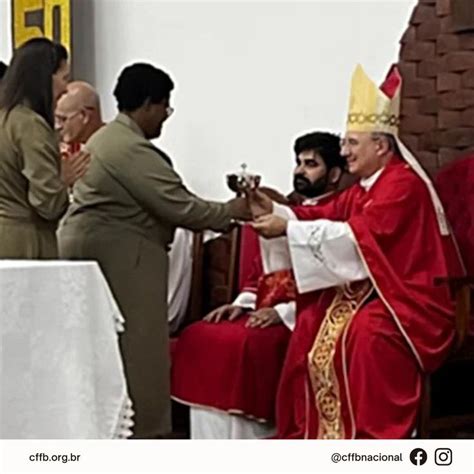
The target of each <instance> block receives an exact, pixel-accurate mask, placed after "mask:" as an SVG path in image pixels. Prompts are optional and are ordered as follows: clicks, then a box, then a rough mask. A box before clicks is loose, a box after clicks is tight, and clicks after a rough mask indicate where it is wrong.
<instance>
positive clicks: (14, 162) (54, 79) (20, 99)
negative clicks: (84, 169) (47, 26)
mask: <svg viewBox="0 0 474 474" xmlns="http://www.w3.org/2000/svg"><path fill="white" fill-rule="evenodd" d="M68 80H69V65H68V54H67V51H66V49H65V48H64V46H61V45H59V44H55V43H52V42H51V41H49V40H47V39H44V38H36V39H33V40H30V41H28V42H27V43H25V44H24V45H23V46H21V47H20V48H19V49H18V50H17V51H16V52H15V54H14V56H13V59H12V61H11V63H10V65H9V67H8V69H7V72H6V74H5V76H4V77H3V79H2V82H1V86H0V258H28V259H43V258H56V257H57V241H56V227H57V224H58V221H59V219H60V218H61V216H62V215H63V214H64V212H65V211H66V208H67V205H68V193H67V186H68V185H71V184H72V183H73V182H74V180H75V178H76V177H77V174H78V170H77V169H76V170H73V169H72V168H71V166H70V165H68V164H66V165H65V166H64V167H63V169H61V163H60V159H59V149H58V144H57V139H56V136H55V133H54V118H53V117H54V114H53V111H54V106H55V103H56V100H57V99H58V98H59V97H60V96H61V95H62V94H63V93H64V92H65V90H66V85H67V82H68Z"/></svg>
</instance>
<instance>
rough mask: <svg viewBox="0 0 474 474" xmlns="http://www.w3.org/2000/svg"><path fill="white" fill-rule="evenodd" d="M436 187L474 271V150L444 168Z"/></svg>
mask: <svg viewBox="0 0 474 474" xmlns="http://www.w3.org/2000/svg"><path fill="white" fill-rule="evenodd" d="M435 184H436V189H437V191H438V194H439V197H440V199H441V202H442V203H443V206H444V209H445V211H446V214H447V216H448V219H449V222H450V223H451V226H452V228H453V233H454V235H455V237H456V241H457V243H458V246H459V251H460V253H461V256H462V258H463V261H464V264H465V266H466V271H467V273H468V274H469V275H474V154H473V155H468V156H465V157H464V158H460V159H458V160H456V161H454V162H452V163H450V164H449V165H447V166H446V167H444V168H442V169H441V170H440V171H439V172H438V174H437V175H436V178H435Z"/></svg>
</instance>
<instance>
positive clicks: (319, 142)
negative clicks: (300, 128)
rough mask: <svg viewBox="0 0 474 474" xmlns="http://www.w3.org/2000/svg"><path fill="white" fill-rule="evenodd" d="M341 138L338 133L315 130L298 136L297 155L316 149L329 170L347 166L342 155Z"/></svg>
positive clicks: (296, 142)
mask: <svg viewBox="0 0 474 474" xmlns="http://www.w3.org/2000/svg"><path fill="white" fill-rule="evenodd" d="M340 142H341V140H340V138H339V137H338V136H337V135H334V134H333V133H328V132H313V133H308V134H306V135H303V136H301V137H298V138H297V139H296V141H295V145H294V151H295V154H296V155H299V154H300V153H302V152H304V151H314V152H316V153H318V154H319V155H320V156H321V158H322V159H323V160H324V163H325V164H326V167H327V168H328V170H330V169H331V168H335V167H337V168H341V169H342V170H343V169H344V168H345V167H346V160H345V159H344V157H343V156H341V143H340Z"/></svg>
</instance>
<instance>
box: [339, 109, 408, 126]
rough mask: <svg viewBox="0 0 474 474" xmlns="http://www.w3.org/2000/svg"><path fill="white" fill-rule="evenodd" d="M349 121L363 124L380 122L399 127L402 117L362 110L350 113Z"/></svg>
mask: <svg viewBox="0 0 474 474" xmlns="http://www.w3.org/2000/svg"><path fill="white" fill-rule="evenodd" d="M347 122H348V123H350V124H352V123H357V124H359V125H362V124H364V123H371V124H376V123H380V124H382V125H390V126H391V127H398V126H399V125H400V118H399V117H397V116H396V115H394V114H391V115H389V114H384V113H382V114H364V113H362V112H359V113H352V114H349V116H348V118H347Z"/></svg>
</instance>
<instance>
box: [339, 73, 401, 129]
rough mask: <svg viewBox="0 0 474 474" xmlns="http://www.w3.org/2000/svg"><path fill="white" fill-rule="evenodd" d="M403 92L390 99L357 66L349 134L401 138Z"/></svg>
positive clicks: (396, 93)
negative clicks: (373, 134) (375, 134)
mask: <svg viewBox="0 0 474 474" xmlns="http://www.w3.org/2000/svg"><path fill="white" fill-rule="evenodd" d="M400 89H401V87H397V90H396V91H394V95H393V97H392V98H390V97H389V96H388V95H386V94H385V93H384V92H383V91H382V90H380V89H379V88H378V87H377V85H376V84H375V83H374V82H373V81H372V80H371V79H370V78H369V76H367V74H366V73H365V71H364V70H363V69H362V66H361V65H360V64H359V65H357V67H356V69H355V71H354V73H353V75H352V82H351V94H350V100H349V113H348V115H347V128H346V130H347V131H348V132H383V133H391V134H393V135H398V126H399V124H400Z"/></svg>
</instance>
